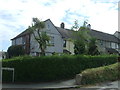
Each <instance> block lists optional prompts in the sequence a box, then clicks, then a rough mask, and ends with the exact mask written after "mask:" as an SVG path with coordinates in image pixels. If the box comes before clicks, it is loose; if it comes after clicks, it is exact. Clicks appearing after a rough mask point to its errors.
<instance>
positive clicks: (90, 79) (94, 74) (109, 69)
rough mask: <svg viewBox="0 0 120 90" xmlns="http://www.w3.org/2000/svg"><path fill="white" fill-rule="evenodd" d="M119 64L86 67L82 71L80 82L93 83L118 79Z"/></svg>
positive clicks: (119, 77) (119, 73)
mask: <svg viewBox="0 0 120 90" xmlns="http://www.w3.org/2000/svg"><path fill="white" fill-rule="evenodd" d="M119 71H120V66H119V65H118V63H115V64H112V65H108V66H104V67H98V68H92V69H87V70H85V71H83V72H82V73H81V74H82V80H81V84H95V83H100V82H104V81H113V80H118V79H120V76H119V75H120V72H119Z"/></svg>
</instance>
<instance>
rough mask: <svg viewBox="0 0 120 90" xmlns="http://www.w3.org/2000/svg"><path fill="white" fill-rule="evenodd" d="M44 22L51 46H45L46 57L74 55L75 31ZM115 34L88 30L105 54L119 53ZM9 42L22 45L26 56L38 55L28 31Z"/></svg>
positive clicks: (35, 44)
mask: <svg viewBox="0 0 120 90" xmlns="http://www.w3.org/2000/svg"><path fill="white" fill-rule="evenodd" d="M44 22H45V28H44V30H45V31H46V33H47V34H48V35H49V36H50V44H51V46H47V49H46V55H51V54H53V53H70V54H74V44H73V41H72V40H73V39H75V37H74V35H73V32H75V31H73V30H69V29H65V24H64V23H61V24H60V27H56V26H55V25H54V24H53V23H52V21H51V20H50V19H47V20H46V21H44ZM116 33H117V32H116ZM116 33H115V34H114V35H111V34H107V33H104V32H100V31H96V30H93V29H90V35H91V36H94V37H95V38H96V39H97V41H98V43H99V48H100V49H101V51H103V52H105V53H118V51H120V39H119V38H118V37H117V34H116ZM11 40H12V45H22V46H23V48H24V49H25V52H26V54H29V55H32V56H38V55H39V54H40V49H39V46H38V43H37V41H36V40H35V39H34V37H33V35H32V33H30V32H29V30H28V29H26V30H25V31H23V32H22V33H20V34H19V35H17V36H16V37H15V38H13V39H11Z"/></svg>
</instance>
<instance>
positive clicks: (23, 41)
mask: <svg viewBox="0 0 120 90" xmlns="http://www.w3.org/2000/svg"><path fill="white" fill-rule="evenodd" d="M22 44H23V45H24V44H25V36H24V37H22Z"/></svg>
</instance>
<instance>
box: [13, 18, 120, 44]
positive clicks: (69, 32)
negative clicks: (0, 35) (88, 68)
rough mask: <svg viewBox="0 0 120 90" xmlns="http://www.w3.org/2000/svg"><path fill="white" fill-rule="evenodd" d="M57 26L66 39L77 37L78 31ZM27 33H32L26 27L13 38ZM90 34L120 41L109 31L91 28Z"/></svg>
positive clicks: (107, 39)
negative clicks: (74, 33)
mask: <svg viewBox="0 0 120 90" xmlns="http://www.w3.org/2000/svg"><path fill="white" fill-rule="evenodd" d="M47 20H50V19H47ZM47 20H45V21H44V22H46V21H47ZM55 28H56V29H57V30H58V32H59V33H60V34H61V35H62V38H64V39H68V38H72V39H75V35H73V32H77V31H73V30H70V29H63V28H60V27H55ZM26 34H30V32H29V30H28V29H26V30H25V31H23V32H22V33H20V34H19V35H17V36H16V37H14V38H13V39H16V38H18V37H22V36H24V35H26ZM90 35H91V36H94V37H95V38H96V39H100V40H105V41H110V42H116V43H120V39H118V38H117V37H115V36H114V35H112V34H108V33H104V32H100V31H96V30H93V29H91V30H90ZM13 39H11V40H13Z"/></svg>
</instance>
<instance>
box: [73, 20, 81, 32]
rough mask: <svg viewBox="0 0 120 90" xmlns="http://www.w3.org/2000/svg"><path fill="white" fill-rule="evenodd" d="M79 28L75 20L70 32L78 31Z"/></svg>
mask: <svg viewBox="0 0 120 90" xmlns="http://www.w3.org/2000/svg"><path fill="white" fill-rule="evenodd" d="M79 28H80V27H79V24H78V20H75V21H74V25H73V26H72V27H71V30H78V29H79Z"/></svg>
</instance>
